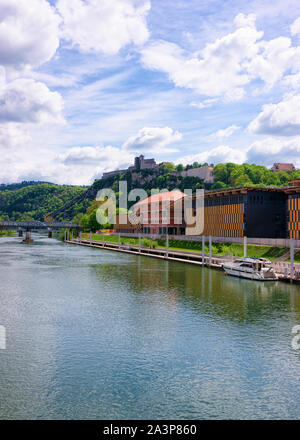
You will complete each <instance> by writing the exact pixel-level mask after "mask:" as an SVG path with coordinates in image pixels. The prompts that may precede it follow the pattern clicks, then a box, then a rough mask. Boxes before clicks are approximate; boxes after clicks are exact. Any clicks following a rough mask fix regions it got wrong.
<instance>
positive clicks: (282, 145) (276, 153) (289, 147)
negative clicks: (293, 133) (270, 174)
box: [247, 137, 300, 168]
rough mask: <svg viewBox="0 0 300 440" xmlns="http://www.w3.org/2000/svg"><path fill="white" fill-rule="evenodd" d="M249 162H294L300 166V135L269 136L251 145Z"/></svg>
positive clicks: (269, 163)
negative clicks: (289, 137)
mask: <svg viewBox="0 0 300 440" xmlns="http://www.w3.org/2000/svg"><path fill="white" fill-rule="evenodd" d="M247 162H249V163H259V164H262V165H265V166H271V165H273V163H274V162H292V163H294V164H295V165H296V167H299V168H300V137H295V138H293V139H278V138H277V139H276V138H272V137H268V138H265V139H262V140H261V141H256V142H254V143H253V144H252V145H250V147H249V149H248V151H247Z"/></svg>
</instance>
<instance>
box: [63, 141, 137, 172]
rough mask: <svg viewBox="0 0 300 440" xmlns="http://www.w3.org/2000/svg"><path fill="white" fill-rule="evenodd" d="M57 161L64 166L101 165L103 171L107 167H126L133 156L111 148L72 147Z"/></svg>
mask: <svg viewBox="0 0 300 440" xmlns="http://www.w3.org/2000/svg"><path fill="white" fill-rule="evenodd" d="M59 160H60V161H62V162H63V163H64V164H65V165H80V166H91V165H92V166H97V167H99V165H100V164H101V166H102V168H103V169H106V168H107V167H109V168H110V170H109V171H111V170H112V168H111V167H113V166H117V167H119V166H120V165H121V164H124V166H125V165H128V164H129V163H131V161H132V160H133V156H132V155H131V154H129V153H127V152H124V151H123V152H122V153H121V152H120V149H119V148H116V147H112V146H105V147H104V146H96V147H89V146H88V147H73V148H71V149H69V150H68V151H67V152H66V153H64V154H62V155H60V156H59Z"/></svg>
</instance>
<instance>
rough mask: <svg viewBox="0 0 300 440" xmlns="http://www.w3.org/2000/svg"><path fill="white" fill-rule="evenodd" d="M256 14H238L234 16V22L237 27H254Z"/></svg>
mask: <svg viewBox="0 0 300 440" xmlns="http://www.w3.org/2000/svg"><path fill="white" fill-rule="evenodd" d="M255 21H256V15H255V14H249V15H245V14H238V15H237V16H236V17H235V18H234V24H235V25H236V27H237V28H240V27H241V28H243V27H252V28H255Z"/></svg>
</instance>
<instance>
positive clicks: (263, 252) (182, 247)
mask: <svg viewBox="0 0 300 440" xmlns="http://www.w3.org/2000/svg"><path fill="white" fill-rule="evenodd" d="M82 237H83V238H85V239H89V238H90V235H89V234H83V235H82ZM92 239H93V240H95V241H102V234H93V235H92ZM105 241H106V242H108V243H118V237H117V236H114V235H107V236H105ZM121 242H122V243H124V244H132V245H135V246H138V244H139V240H138V238H129V237H121ZM144 243H145V244H144ZM148 243H149V244H151V241H150V240H147V241H146V240H145V241H144V242H143V244H144V245H148ZM152 244H154V245H155V247H157V248H159V249H165V248H166V240H164V239H159V240H156V241H155V242H152ZM169 249H172V250H178V251H190V252H202V243H201V242H193V241H180V240H170V241H169ZM287 251H288V249H287V248H284V247H272V246H259V245H252V244H250V245H248V247H247V254H248V256H249V257H261V258H268V259H269V260H271V261H273V260H276V259H277V258H279V257H280V256H281V255H283V254H285V253H286V252H287ZM205 253H207V254H208V253H209V245H208V243H205ZM212 253H213V254H214V255H220V256H222V255H223V256H227V255H233V256H235V257H243V255H244V246H243V244H239V243H213V244H212ZM296 255H297V254H296ZM295 261H296V259H295ZM299 261H300V253H299Z"/></svg>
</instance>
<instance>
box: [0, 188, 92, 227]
mask: <svg viewBox="0 0 300 440" xmlns="http://www.w3.org/2000/svg"><path fill="white" fill-rule="evenodd" d="M85 192H86V188H83V187H79V186H78V187H77V186H65V185H54V184H47V183H42V184H35V185H30V186H27V185H25V186H24V187H21V188H20V189H6V190H2V191H0V218H1V219H2V220H15V221H23V220H41V221H42V220H44V216H45V215H47V214H48V213H49V212H51V211H54V210H57V209H59V208H61V207H63V206H64V205H65V204H66V203H67V202H69V201H71V200H74V198H76V197H78V196H80V195H82V194H84V193H85ZM87 206H88V203H86V204H84V203H83V204H82V205H80V206H79V207H78V208H79V209H80V211H85V209H86V208H87Z"/></svg>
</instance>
